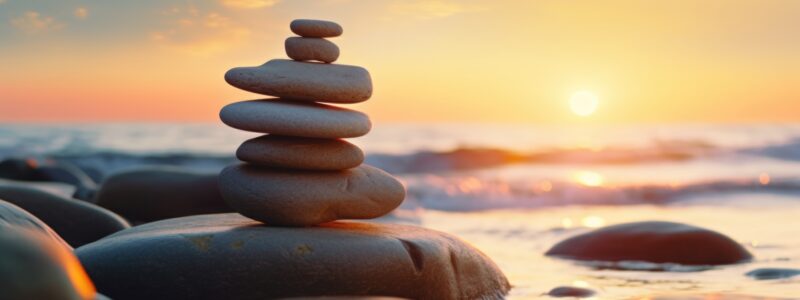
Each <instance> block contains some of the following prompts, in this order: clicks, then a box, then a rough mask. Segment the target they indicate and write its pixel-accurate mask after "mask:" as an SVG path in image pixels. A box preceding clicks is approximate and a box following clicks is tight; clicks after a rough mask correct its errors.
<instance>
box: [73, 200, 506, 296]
mask: <svg viewBox="0 0 800 300" xmlns="http://www.w3.org/2000/svg"><path fill="white" fill-rule="evenodd" d="M76 253H77V255H78V257H79V258H80V260H81V261H82V262H83V264H84V265H85V266H86V269H87V271H88V273H89V274H90V276H91V278H92V279H93V280H94V281H95V284H96V285H97V286H98V289H99V290H100V291H101V292H103V293H104V294H106V295H109V296H110V297H112V298H114V299H176V298H181V299H271V298H281V297H303V296H337V295H353V296H361V295H380V296H394V297H403V298H411V299H478V298H483V299H500V298H502V295H504V294H505V293H506V292H507V291H508V289H509V283H508V281H507V280H506V278H505V277H504V276H503V274H502V273H501V272H500V270H499V269H498V268H497V266H495V265H494V263H493V262H492V261H491V260H490V259H489V258H487V257H486V256H485V255H483V254H482V253H481V252H479V251H478V250H476V249H474V248H472V247H471V246H469V245H467V244H465V243H464V242H462V241H460V240H458V239H457V238H455V237H452V236H449V235H446V234H443V233H440V232H436V231H431V230H426V229H420V228H417V227H411V226H403V225H383V224H371V223H361V222H332V223H326V224H323V225H320V226H318V227H308V228H285V227H267V226H264V225H263V224H261V223H260V222H256V221H253V220H250V219H248V218H245V217H243V216H240V215H238V214H220V215H204V216H194V217H186V218H179V219H172V220H164V221H160V222H155V223H150V224H145V225H142V226H138V227H134V228H130V229H127V230H124V231H121V232H118V233H116V234H113V235H111V236H109V237H107V238H104V239H102V240H100V241H97V242H94V243H92V244H89V245H86V246H83V247H81V248H79V249H77V250H76Z"/></svg>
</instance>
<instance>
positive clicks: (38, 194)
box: [0, 183, 130, 247]
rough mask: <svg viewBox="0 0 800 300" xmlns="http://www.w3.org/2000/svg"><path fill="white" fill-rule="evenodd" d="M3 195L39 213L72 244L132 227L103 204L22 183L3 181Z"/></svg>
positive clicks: (83, 243)
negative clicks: (12, 183)
mask: <svg viewBox="0 0 800 300" xmlns="http://www.w3.org/2000/svg"><path fill="white" fill-rule="evenodd" d="M0 199H3V200H5V201H8V202H10V203H13V204H15V205H17V206H19V207H21V208H22V209H24V210H26V211H27V212H29V213H31V214H32V215H34V216H36V217H37V218H39V219H40V220H42V221H43V222H44V223H46V224H47V225H48V226H49V227H50V228H52V229H53V230H54V231H55V232H56V233H58V235H59V236H61V237H62V238H63V239H64V240H65V241H66V242H67V243H69V244H70V245H71V246H72V247H80V246H83V245H85V244H88V243H90V242H94V241H96V240H99V239H100V238H102V237H104V236H107V235H109V234H112V233H114V232H117V231H120V230H123V229H125V228H128V227H130V225H129V224H128V221H125V219H123V218H122V217H120V216H119V215H117V214H115V213H113V212H111V211H109V210H107V209H104V208H102V207H100V206H97V205H94V204H91V203H89V202H85V201H80V200H76V199H68V198H64V197H61V196H59V195H56V194H52V193H48V192H45V191H42V190H39V189H34V188H30V187H26V186H23V185H10V184H3V183H0Z"/></svg>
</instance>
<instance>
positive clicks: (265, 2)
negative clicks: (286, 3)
mask: <svg viewBox="0 0 800 300" xmlns="http://www.w3.org/2000/svg"><path fill="white" fill-rule="evenodd" d="M219 2H220V3H221V4H222V5H225V6H228V7H234V8H248V9H252V8H263V7H270V6H273V5H275V4H277V3H278V2H280V0H219Z"/></svg>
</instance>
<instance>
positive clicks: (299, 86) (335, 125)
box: [219, 20, 405, 227]
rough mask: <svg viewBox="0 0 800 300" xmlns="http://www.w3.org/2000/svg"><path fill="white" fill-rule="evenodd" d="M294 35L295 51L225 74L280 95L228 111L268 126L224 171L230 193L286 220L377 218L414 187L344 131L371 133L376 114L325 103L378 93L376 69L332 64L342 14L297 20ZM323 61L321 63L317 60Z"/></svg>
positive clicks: (247, 206) (259, 213)
mask: <svg viewBox="0 0 800 300" xmlns="http://www.w3.org/2000/svg"><path fill="white" fill-rule="evenodd" d="M290 27H291V30H292V31H293V32H294V33H296V34H297V35H299V37H290V38H288V39H286V43H285V47H286V54H287V55H288V56H289V57H291V58H292V59H293V60H285V59H274V60H270V61H268V62H267V63H265V64H263V65H261V66H258V67H240V68H234V69H231V70H230V71H228V72H227V73H226V74H225V80H226V81H227V82H228V83H229V84H231V85H232V86H234V87H237V88H240V89H242V90H246V91H250V92H254V93H258V94H263V95H268V96H274V97H277V98H270V99H260V100H251V101H242V102H236V103H233V104H230V105H227V106H225V107H224V108H223V109H222V111H221V112H220V118H221V119H222V122H224V123H225V124H227V125H228V126H231V127H234V128H237V129H241V130H246V131H254V132H260V133H266V135H263V136H260V137H257V138H254V139H251V140H248V141H246V142H244V143H243V144H242V145H241V146H240V147H239V149H238V150H237V151H236V156H237V158H239V160H241V161H243V162H244V163H242V164H238V165H233V166H229V167H227V168H225V169H224V170H223V171H222V173H221V174H220V176H219V180H220V190H221V192H222V196H223V198H224V199H225V201H226V202H227V203H228V204H229V205H230V206H231V207H232V208H233V209H234V210H236V211H237V212H239V213H240V214H242V215H244V216H246V217H249V218H251V219H255V220H258V221H261V222H264V223H266V224H268V225H277V226H298V227H299V226H312V225H316V224H321V223H326V222H331V221H335V220H339V219H371V218H377V217H380V216H383V215H385V214H387V213H389V212H391V211H392V210H393V209H395V208H397V206H399V205H400V203H401V202H402V201H403V199H404V198H405V188H404V187H403V185H402V184H401V183H400V182H399V181H397V180H396V179H395V178H394V177H392V176H391V175H389V174H388V173H386V172H384V171H382V170H380V169H377V168H374V167H371V166H369V165H365V164H362V162H363V161H364V153H363V152H362V151H361V149H359V148H358V147H356V146H355V145H353V144H351V143H349V142H347V141H345V140H342V139H343V138H353V137H359V136H363V135H365V134H367V132H369V131H370V129H371V127H372V125H371V122H370V120H369V117H367V115H365V114H363V113H361V112H358V111H354V110H349V109H345V108H341V107H337V106H331V105H326V104H321V103H319V102H327V103H338V104H349V103H359V102H363V101H366V100H367V99H369V98H370V96H372V80H371V79H370V75H369V72H367V70H365V69H363V68H361V67H356V66H348V65H337V64H331V63H332V62H334V61H336V59H338V58H339V47H338V46H336V44H334V43H332V42H330V41H329V40H327V39H325V38H330V37H336V36H339V35H341V34H342V27H341V26H339V25H338V24H336V23H333V22H328V21H319V20H295V21H293V22H292V23H291V26H290ZM313 61H317V62H313Z"/></svg>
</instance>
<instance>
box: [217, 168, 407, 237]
mask: <svg viewBox="0 0 800 300" xmlns="http://www.w3.org/2000/svg"><path fill="white" fill-rule="evenodd" d="M219 182H220V190H221V191H222V197H223V198H225V201H227V202H228V204H229V205H230V206H231V207H232V208H233V209H234V210H235V211H237V212H239V213H240V214H242V215H244V216H247V217H250V218H252V219H255V220H259V221H262V222H264V223H267V224H270V225H279V226H311V225H316V224H321V223H325V222H330V221H334V220H339V219H372V218H377V217H380V216H383V215H385V214H387V213H389V212H391V211H392V210H393V209H395V208H396V207H397V206H399V205H400V203H402V202H403V198H405V194H406V191H405V187H403V184H401V183H400V182H399V181H397V179H395V178H394V177H392V175H389V174H388V173H386V172H384V171H382V170H380V169H376V168H374V167H371V166H368V165H361V166H359V167H356V168H352V169H347V170H342V171H327V172H320V171H297V170H276V169H267V168H259V167H257V166H253V165H248V164H239V165H233V166H229V167H227V168H225V169H224V170H222V172H221V173H220V174H219Z"/></svg>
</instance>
